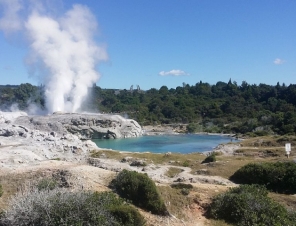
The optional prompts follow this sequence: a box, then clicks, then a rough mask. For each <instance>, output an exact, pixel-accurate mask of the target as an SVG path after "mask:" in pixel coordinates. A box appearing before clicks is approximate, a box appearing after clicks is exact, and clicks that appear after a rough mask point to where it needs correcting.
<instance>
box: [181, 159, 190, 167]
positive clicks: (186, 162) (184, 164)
mask: <svg viewBox="0 0 296 226" xmlns="http://www.w3.org/2000/svg"><path fill="white" fill-rule="evenodd" d="M182 166H184V167H189V166H190V161H189V160H185V161H184V162H183V163H182Z"/></svg>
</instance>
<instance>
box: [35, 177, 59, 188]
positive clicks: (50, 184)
mask: <svg viewBox="0 0 296 226" xmlns="http://www.w3.org/2000/svg"><path fill="white" fill-rule="evenodd" d="M57 186H58V182H57V181H56V180H55V179H53V178H42V179H41V180H40V181H38V184H37V188H38V190H43V189H49V190H53V189H55V188H56V187H57Z"/></svg>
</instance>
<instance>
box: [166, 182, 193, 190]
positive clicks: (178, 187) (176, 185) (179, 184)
mask: <svg viewBox="0 0 296 226" xmlns="http://www.w3.org/2000/svg"><path fill="white" fill-rule="evenodd" d="M171 187H172V188H176V189H184V188H185V189H192V188H193V186H192V184H184V183H177V184H171Z"/></svg>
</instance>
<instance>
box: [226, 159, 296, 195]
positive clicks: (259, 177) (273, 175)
mask: <svg viewBox="0 0 296 226" xmlns="http://www.w3.org/2000/svg"><path fill="white" fill-rule="evenodd" d="M230 180H232V181H234V182H236V183H240V184H261V185H265V186H266V188H267V189H269V190H272V191H276V192H280V193H295V192H296V164H295V163H294V162H276V163H260V164H258V163H250V164H247V165H245V166H243V167H242V168H240V169H239V170H237V171H236V172H235V173H234V174H233V175H232V176H231V177H230Z"/></svg>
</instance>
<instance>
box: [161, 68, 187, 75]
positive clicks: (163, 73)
mask: <svg viewBox="0 0 296 226" xmlns="http://www.w3.org/2000/svg"><path fill="white" fill-rule="evenodd" d="M159 75H160V76H184V75H189V74H188V73H186V72H185V71H182V70H175V69H174V70H170V71H161V72H159Z"/></svg>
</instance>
